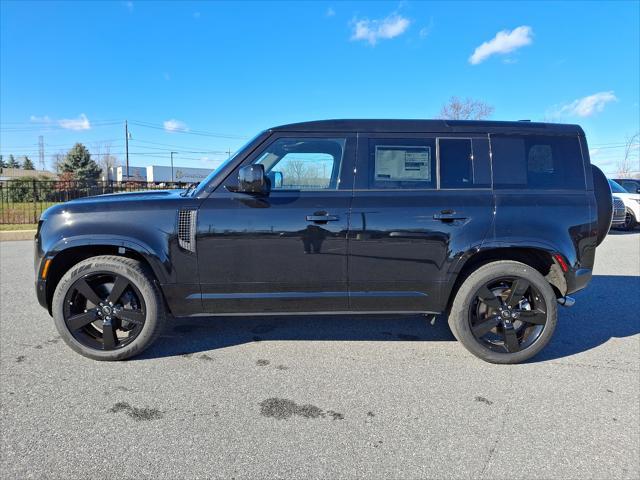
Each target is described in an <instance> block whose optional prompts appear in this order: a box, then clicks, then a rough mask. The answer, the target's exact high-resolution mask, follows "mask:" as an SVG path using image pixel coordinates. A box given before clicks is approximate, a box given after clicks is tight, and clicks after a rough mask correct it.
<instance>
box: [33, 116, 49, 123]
mask: <svg viewBox="0 0 640 480" xmlns="http://www.w3.org/2000/svg"><path fill="white" fill-rule="evenodd" d="M29 121H30V122H31V123H46V124H49V123H51V121H52V120H51V119H50V118H49V116H48V115H45V116H44V117H38V116H36V115H31V117H29Z"/></svg>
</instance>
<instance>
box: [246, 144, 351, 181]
mask: <svg viewBox="0 0 640 480" xmlns="http://www.w3.org/2000/svg"><path fill="white" fill-rule="evenodd" d="M345 142H346V140H345V139H344V138H280V139H278V140H276V141H275V142H273V143H272V144H271V145H269V146H268V147H267V148H266V149H265V151H264V152H262V153H261V154H260V155H259V156H258V158H257V160H256V161H255V162H254V163H259V164H262V165H264V170H265V173H266V174H267V176H268V177H269V179H270V180H271V189H272V190H336V189H337V188H338V184H339V178H340V166H341V164H342V158H343V156H344V148H345Z"/></svg>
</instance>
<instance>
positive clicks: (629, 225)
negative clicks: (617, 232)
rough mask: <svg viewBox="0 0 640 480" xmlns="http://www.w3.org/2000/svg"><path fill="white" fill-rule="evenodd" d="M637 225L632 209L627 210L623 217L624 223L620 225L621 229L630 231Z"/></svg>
mask: <svg viewBox="0 0 640 480" xmlns="http://www.w3.org/2000/svg"><path fill="white" fill-rule="evenodd" d="M637 226H638V221H637V220H636V217H635V215H634V214H633V212H632V211H630V210H627V214H626V217H625V219H624V225H623V226H622V227H621V228H622V229H623V230H627V231H631V230H633V229H634V228H636V227H637Z"/></svg>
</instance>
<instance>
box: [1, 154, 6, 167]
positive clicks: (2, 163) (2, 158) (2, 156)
mask: <svg viewBox="0 0 640 480" xmlns="http://www.w3.org/2000/svg"><path fill="white" fill-rule="evenodd" d="M6 167H7V164H6V163H4V155H0V168H6Z"/></svg>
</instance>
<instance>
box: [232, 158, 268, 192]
mask: <svg viewBox="0 0 640 480" xmlns="http://www.w3.org/2000/svg"><path fill="white" fill-rule="evenodd" d="M270 183H271V182H270V181H269V180H268V179H267V177H266V176H265V174H264V165H261V164H259V163H257V164H254V165H246V166H244V167H242V168H241V169H240V171H239V172H238V191H239V192H242V193H249V194H254V195H255V194H257V195H266V194H268V193H269V191H270V190H271V188H270V187H271V186H270Z"/></svg>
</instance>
